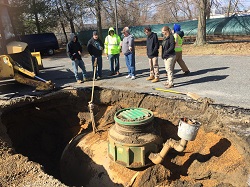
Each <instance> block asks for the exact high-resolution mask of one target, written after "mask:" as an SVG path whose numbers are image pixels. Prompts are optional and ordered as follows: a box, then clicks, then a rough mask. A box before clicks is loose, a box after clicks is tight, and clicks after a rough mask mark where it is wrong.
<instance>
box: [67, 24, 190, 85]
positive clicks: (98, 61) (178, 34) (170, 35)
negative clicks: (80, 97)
mask: <svg viewBox="0 0 250 187" xmlns="http://www.w3.org/2000/svg"><path fill="white" fill-rule="evenodd" d="M161 31H162V36H163V40H162V43H161V48H162V53H161V57H162V59H163V61H164V65H165V69H166V72H167V78H168V80H167V82H166V83H164V85H165V87H166V88H171V87H173V86H174V83H173V73H174V67H175V64H176V62H177V63H178V64H179V65H180V67H181V69H182V71H183V72H184V75H188V74H189V73H190V71H189V69H188V67H187V66H186V64H185V62H184V61H183V59H182V42H183V36H184V33H183V31H181V27H180V25H179V24H174V27H173V31H171V29H170V28H169V27H168V26H164V27H163V28H162V30H161ZM144 33H145V34H146V35H147V41H146V45H147V56H148V59H149V70H150V75H149V77H147V79H146V80H148V81H151V82H152V83H155V82H159V81H160V79H159V77H160V73H159V63H158V56H159V47H160V44H159V40H158V37H157V34H156V33H154V32H152V30H151V28H150V27H145V28H144ZM122 34H123V36H124V37H123V40H122V41H121V38H120V37H119V35H117V34H116V33H115V30H114V28H113V27H110V28H109V30H108V35H107V36H106V38H105V41H104V43H103V42H102V41H101V40H100V39H99V38H98V33H97V31H94V32H93V37H92V38H91V39H90V40H89V41H88V44H87V48H88V52H89V54H90V55H91V61H92V67H93V73H95V75H96V77H97V79H101V78H102V53H103V50H104V53H105V54H106V55H107V59H108V60H109V63H110V75H111V76H112V75H119V74H120V72H119V69H120V62H119V58H120V52H121V51H122V53H123V54H124V56H125V62H126V66H127V68H128V75H127V76H126V78H127V79H129V78H130V79H131V80H134V79H135V78H136V77H135V72H136V71H135V44H134V36H133V35H132V34H131V33H130V30H129V28H128V27H124V28H123V30H122ZM67 53H68V55H69V57H70V59H71V60H72V66H73V70H74V74H75V78H76V81H77V82H78V83H82V81H86V80H87V77H86V68H85V65H84V62H83V60H82V58H81V53H82V47H81V45H80V43H79V42H78V38H77V36H76V35H74V36H73V39H72V41H70V42H69V43H68V44H67ZM78 67H80V68H81V69H82V76H83V79H82V80H81V79H80V78H79V76H78ZM95 67H96V68H95ZM94 71H95V72H94Z"/></svg>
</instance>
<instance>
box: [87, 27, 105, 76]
mask: <svg viewBox="0 0 250 187" xmlns="http://www.w3.org/2000/svg"><path fill="white" fill-rule="evenodd" d="M87 48H88V52H89V54H90V55H91V61H92V67H93V73H94V63H95V59H97V67H96V72H95V75H96V77H97V79H101V78H102V50H103V48H104V44H103V42H102V41H101V40H100V39H99V37H98V33H97V31H94V32H93V37H92V38H91V39H90V40H89V41H88V44H87Z"/></svg>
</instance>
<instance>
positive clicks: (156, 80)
mask: <svg viewBox="0 0 250 187" xmlns="http://www.w3.org/2000/svg"><path fill="white" fill-rule="evenodd" d="M159 81H160V79H159V77H156V78H155V79H153V80H152V81H151V82H152V83H155V82H159Z"/></svg>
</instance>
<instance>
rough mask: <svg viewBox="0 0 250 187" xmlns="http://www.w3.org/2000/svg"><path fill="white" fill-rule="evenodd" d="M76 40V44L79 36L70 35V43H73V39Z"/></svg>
mask: <svg viewBox="0 0 250 187" xmlns="http://www.w3.org/2000/svg"><path fill="white" fill-rule="evenodd" d="M74 38H76V42H77V41H78V36H77V35H76V34H74V33H72V34H71V35H70V41H73V39H74Z"/></svg>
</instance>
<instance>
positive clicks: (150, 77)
mask: <svg viewBox="0 0 250 187" xmlns="http://www.w3.org/2000/svg"><path fill="white" fill-rule="evenodd" d="M154 78H155V77H154V76H151V75H150V76H149V77H148V78H146V80H147V81H151V80H153V79H154Z"/></svg>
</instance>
